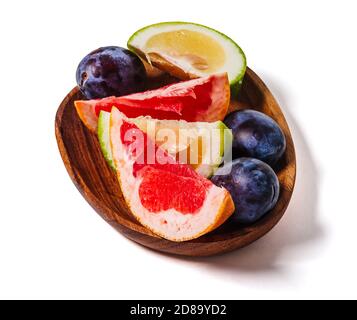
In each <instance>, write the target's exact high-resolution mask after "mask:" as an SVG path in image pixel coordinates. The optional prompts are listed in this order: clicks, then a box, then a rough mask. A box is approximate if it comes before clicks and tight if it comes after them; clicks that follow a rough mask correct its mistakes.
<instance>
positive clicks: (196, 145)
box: [98, 111, 232, 177]
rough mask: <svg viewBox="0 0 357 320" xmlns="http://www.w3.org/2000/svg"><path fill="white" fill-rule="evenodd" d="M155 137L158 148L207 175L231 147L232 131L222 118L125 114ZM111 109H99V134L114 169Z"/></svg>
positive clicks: (153, 138)
mask: <svg viewBox="0 0 357 320" xmlns="http://www.w3.org/2000/svg"><path fill="white" fill-rule="evenodd" d="M127 121H129V122H131V123H133V124H135V125H136V126H137V127H138V128H139V129H140V130H142V131H143V132H145V133H146V134H147V135H148V136H149V137H150V138H151V139H152V140H154V141H155V142H156V143H157V144H158V145H159V146H160V148H162V149H164V150H166V151H167V152H168V153H169V154H171V155H173V156H175V157H176V158H177V159H178V160H179V161H180V162H181V163H188V164H190V165H191V166H192V167H193V168H194V169H195V171H196V172H198V173H199V174H200V175H202V176H204V177H210V176H212V175H213V174H214V172H215V170H216V169H217V168H218V166H219V165H220V164H221V163H222V161H223V159H224V158H223V157H224V155H227V153H228V152H230V151H231V148H232V133H231V131H230V130H229V129H228V128H227V127H226V126H225V124H224V123H223V122H222V121H216V122H187V121H184V120H157V119H153V118H151V117H138V118H128V119H127ZM109 122H110V113H109V112H105V111H101V112H100V115H99V120H98V138H99V144H100V147H101V150H102V152H103V155H104V158H105V159H106V161H107V162H108V164H109V165H110V167H111V168H113V169H115V165H114V162H113V156H112V151H111V146H110V138H109V135H110V133H109V131H110V129H109V128H110V123H109Z"/></svg>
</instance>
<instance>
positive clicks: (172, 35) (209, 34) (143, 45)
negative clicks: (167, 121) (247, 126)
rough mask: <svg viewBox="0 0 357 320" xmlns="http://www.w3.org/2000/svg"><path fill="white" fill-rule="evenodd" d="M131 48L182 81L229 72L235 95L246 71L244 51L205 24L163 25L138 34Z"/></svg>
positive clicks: (129, 44) (146, 28) (130, 40)
mask: <svg viewBox="0 0 357 320" xmlns="http://www.w3.org/2000/svg"><path fill="white" fill-rule="evenodd" d="M128 48H129V49H131V50H132V51H134V52H135V53H137V54H138V55H139V56H140V57H141V58H142V59H145V60H146V61H147V62H148V63H150V64H152V65H153V66H155V67H157V68H159V69H161V70H164V71H166V72H168V73H170V74H171V75H173V76H175V77H177V78H179V79H192V78H197V77H204V76H207V75H210V74H214V73H220V72H227V73H228V76H229V82H230V85H231V90H232V96H236V94H237V93H238V91H239V88H240V86H241V84H242V81H243V77H244V74H245V71H246V65H247V63H246V57H245V55H244V52H243V51H242V49H241V48H240V47H239V46H238V45H237V44H236V43H235V42H234V41H233V40H232V39H231V38H229V37H227V36H226V35H224V34H222V33H221V32H218V31H216V30H213V29H211V28H208V27H206V26H203V25H199V24H195V23H187V22H164V23H157V24H153V25H149V26H147V27H144V28H142V29H140V30H138V31H136V32H135V33H134V34H133V35H132V36H131V37H130V39H129V40H128Z"/></svg>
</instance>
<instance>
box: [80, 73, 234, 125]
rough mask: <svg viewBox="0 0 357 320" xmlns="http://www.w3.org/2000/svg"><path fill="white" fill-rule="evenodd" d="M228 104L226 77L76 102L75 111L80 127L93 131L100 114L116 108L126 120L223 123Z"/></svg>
mask: <svg viewBox="0 0 357 320" xmlns="http://www.w3.org/2000/svg"><path fill="white" fill-rule="evenodd" d="M229 101H230V88H229V81H228V76H227V74H226V73H223V74H217V75H211V76H208V77H204V78H199V79H194V80H189V81H183V82H179V83H175V84H171V85H168V86H165V87H163V88H160V89H156V90H150V91H146V92H142V93H135V94H131V95H128V96H123V97H108V98H104V99H98V100H78V101H75V103H74V104H75V107H76V109H77V112H78V115H79V117H80V118H81V120H82V121H83V123H84V124H85V125H86V126H87V127H88V128H89V129H90V130H92V131H96V129H97V122H98V116H99V113H100V111H102V110H103V111H107V112H110V111H111V109H112V107H116V108H117V109H119V110H120V111H121V112H123V113H124V114H125V115H126V116H127V117H130V118H135V117H138V116H151V117H152V118H155V119H168V120H170V119H171V120H178V119H183V120H186V121H192V122H194V121H206V122H214V121H218V120H223V118H224V117H225V115H226V113H227V110H228V106H229Z"/></svg>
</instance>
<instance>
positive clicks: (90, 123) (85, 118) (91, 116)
mask: <svg viewBox="0 0 357 320" xmlns="http://www.w3.org/2000/svg"><path fill="white" fill-rule="evenodd" d="M94 101H95V100H88V101H86V100H77V101H75V102H74V106H75V108H76V110H77V114H78V116H79V118H80V119H81V120H82V122H83V123H84V125H85V126H86V127H87V128H88V129H89V130H90V131H92V132H96V131H97V127H98V117H97V115H96V112H95V102H94Z"/></svg>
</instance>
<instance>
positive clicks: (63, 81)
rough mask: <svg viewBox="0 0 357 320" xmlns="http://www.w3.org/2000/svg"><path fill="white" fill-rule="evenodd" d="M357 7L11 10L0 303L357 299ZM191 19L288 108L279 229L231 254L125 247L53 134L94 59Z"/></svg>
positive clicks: (0, 79) (4, 18)
mask: <svg viewBox="0 0 357 320" xmlns="http://www.w3.org/2000/svg"><path fill="white" fill-rule="evenodd" d="M356 13H357V7H356V2H355V1H353V0H351V1H347V0H345V1H342V0H341V1H294V2H292V1H252V0H249V1H246V0H245V1H238V0H234V1H223V0H219V1H193V0H189V1H185V0H179V1H177V2H175V1H168V0H164V1H141V2H140V1H105V0H101V1H90V0H86V1H77V0H76V1H64V0H63V1H56V2H55V1H37V0H33V1H16V0H13V1H11V2H10V1H7V2H5V1H1V4H0V34H1V37H0V92H1V98H0V106H1V125H0V137H1V138H0V139H1V157H0V170H1V176H0V188H1V189H0V200H1V201H0V298H110V299H111V298H118V299H124V298H127V299H130V298H133V299H135V298H152V299H156V298H189V299H191V298H192V299H193V298H195V299H206V298H207V299H208V298H212V299H217V298H222V299H223V298H230V299H251V298H253V299H254V298H255V299H261V298H272V299H275V298H357V292H356V285H357V274H356V273H357V257H356V252H357V250H356V245H357V231H356V230H357V229H356V225H357V208H356V207H357V206H356V200H357V195H356V193H357V186H356V184H357V168H356V161H357V160H356V156H357V153H356V147H357V144H356V141H355V140H356V138H357V104H356V92H357V80H356V74H357V37H356V31H357V19H356ZM167 20H186V21H193V22H198V23H202V24H205V25H209V26H211V27H213V28H216V29H219V30H220V31H222V32H224V33H226V34H228V35H229V36H231V37H232V38H234V39H235V40H236V41H237V42H238V43H239V44H240V45H241V47H242V48H243V49H244V50H245V53H246V55H247V57H248V64H249V66H250V67H251V68H253V69H254V70H255V71H256V72H257V73H258V74H259V75H260V76H261V77H262V79H263V80H264V81H265V82H266V84H267V85H268V86H269V87H270V88H271V90H272V92H273V94H274V95H275V96H276V98H277V99H278V101H279V102H280V104H281V106H282V108H283V110H284V112H285V115H286V117H287V120H288V122H289V125H290V127H291V130H292V133H293V137H294V140H295V144H296V151H297V156H298V179H297V184H296V189H295V193H294V196H293V199H292V201H291V204H290V207H289V209H288V211H287V213H286V215H285V217H284V218H283V220H282V221H281V223H280V224H279V225H278V226H277V227H276V228H275V229H274V230H273V231H272V232H271V233H269V234H268V235H267V236H266V237H264V238H263V239H261V240H260V241H258V242H256V243H255V244H253V245H251V246H249V247H247V248H245V249H243V250H240V251H238V252H235V253H231V254H228V255H225V256H221V257H215V258H206V259H183V258H175V257H171V256H165V255H162V254H158V253H155V252H152V251H149V250H147V249H145V248H143V247H140V246H138V245H136V244H134V243H132V242H130V241H129V240H126V239H125V238H124V237H123V236H121V235H120V234H119V233H117V232H116V231H114V230H113V229H112V228H111V227H110V226H108V225H107V224H106V223H105V222H104V221H103V220H101V218H100V217H99V216H98V215H97V214H96V213H95V212H94V211H93V210H92V209H91V207H90V206H89V205H88V204H87V203H86V201H85V200H84V199H83V198H82V197H81V195H80V194H79V192H78V191H77V190H76V188H75V187H74V185H73V184H72V182H71V181H70V179H69V177H68V175H67V172H66V170H65V168H64V165H63V163H62V160H61V158H60V155H59V152H58V149H57V144H56V140H55V134H54V118H55V112H56V110H57V107H58V105H59V103H60V102H61V101H62V99H63V98H64V96H65V95H66V94H67V93H68V91H69V90H70V89H72V87H74V85H75V70H76V67H77V64H78V63H79V61H80V60H81V58H82V57H83V56H84V55H86V54H87V53H88V52H89V51H91V50H93V49H95V48H97V47H99V46H105V45H122V46H125V44H126V40H127V38H128V36H129V35H131V34H132V33H133V32H134V31H135V30H136V29H138V28H140V27H142V26H144V25H147V24H151V23H155V22H160V21H167Z"/></svg>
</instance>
